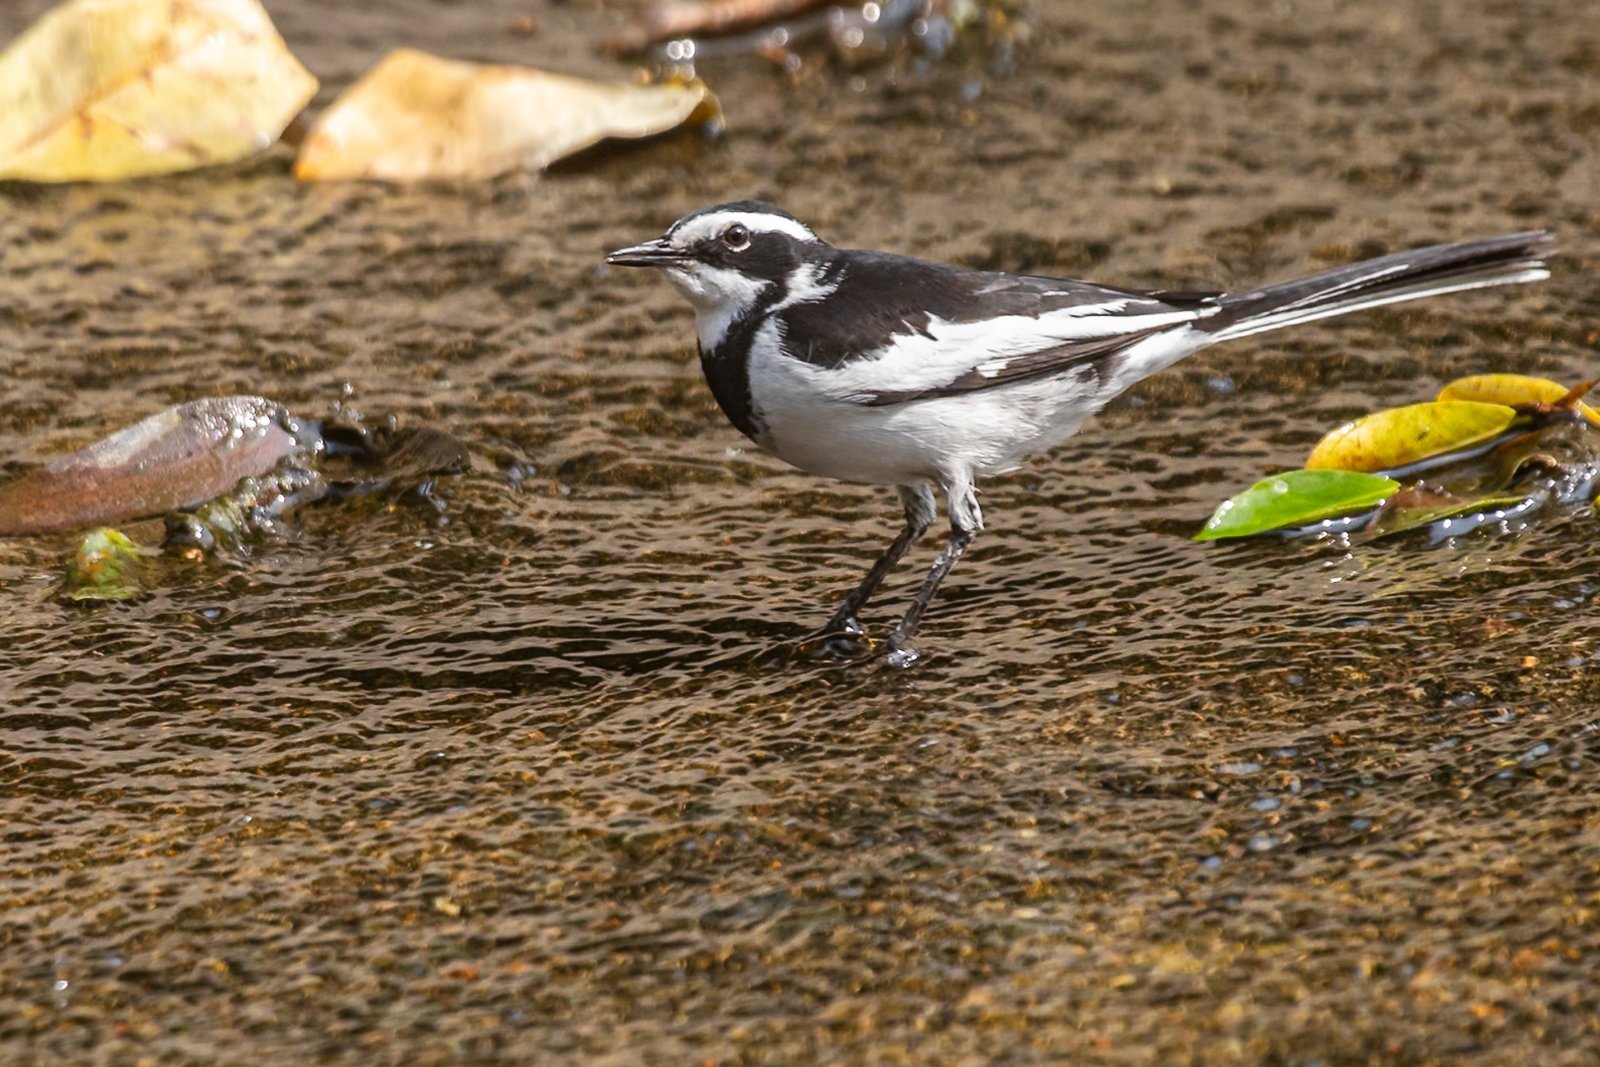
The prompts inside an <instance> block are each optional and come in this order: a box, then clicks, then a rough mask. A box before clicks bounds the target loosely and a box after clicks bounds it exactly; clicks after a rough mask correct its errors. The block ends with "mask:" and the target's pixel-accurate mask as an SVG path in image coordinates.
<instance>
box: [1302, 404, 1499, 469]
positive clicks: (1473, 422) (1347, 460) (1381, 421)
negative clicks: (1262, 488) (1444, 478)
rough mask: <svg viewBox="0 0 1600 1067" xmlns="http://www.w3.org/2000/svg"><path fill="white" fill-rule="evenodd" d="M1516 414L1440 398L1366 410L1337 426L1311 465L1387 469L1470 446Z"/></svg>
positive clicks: (1492, 406)
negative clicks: (1371, 410) (1350, 420)
mask: <svg viewBox="0 0 1600 1067" xmlns="http://www.w3.org/2000/svg"><path fill="white" fill-rule="evenodd" d="M1516 417H1517V413H1516V411H1515V410H1514V409H1512V408H1511V407H1508V406H1507V405H1505V404H1479V403H1476V402H1474V401H1468V400H1436V401H1433V402H1432V403H1428V404H1411V405H1409V406H1408V407H1403V408H1390V409H1389V410H1387V411H1378V412H1374V413H1373V414H1371V415H1365V416H1363V417H1361V418H1359V419H1356V420H1355V421H1354V422H1347V423H1345V424H1344V425H1343V426H1340V427H1338V428H1337V429H1335V430H1332V431H1331V432H1329V433H1328V435H1327V436H1325V437H1324V438H1323V439H1322V440H1321V441H1318V442H1317V447H1316V448H1314V449H1312V450H1311V456H1310V458H1308V459H1307V460H1306V468H1307V469H1308V470H1344V471H1383V470H1395V469H1397V468H1400V467H1405V466H1408V465H1410V464H1412V463H1416V462H1417V461H1419V460H1423V459H1427V458H1429V457H1430V456H1438V455H1443V454H1444V453H1446V452H1455V451H1458V450H1460V449H1464V448H1470V447H1471V446H1472V445H1475V444H1479V443H1481V442H1484V441H1487V440H1489V439H1490V438H1492V437H1495V436H1496V435H1498V434H1500V433H1503V432H1504V431H1505V430H1506V428H1507V427H1509V426H1510V425H1511V423H1512V421H1513V420H1515V419H1516Z"/></svg>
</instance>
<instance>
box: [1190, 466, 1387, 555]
mask: <svg viewBox="0 0 1600 1067" xmlns="http://www.w3.org/2000/svg"><path fill="white" fill-rule="evenodd" d="M1399 488H1400V483H1399V482H1396V481H1394V480H1392V479H1390V478H1383V477H1380V476H1379V475H1376V474H1360V473H1357V472H1354V471H1312V470H1301V471H1287V472H1285V473H1283V474H1275V475H1273V476H1272V477H1271V478H1263V479H1262V480H1261V481H1259V482H1257V483H1256V484H1255V485H1252V486H1251V487H1250V488H1249V489H1246V490H1245V491H1244V492H1242V493H1240V494H1238V495H1237V496H1235V497H1232V498H1231V499H1228V500H1224V501H1223V502H1222V503H1221V504H1219V505H1218V506H1217V510H1216V511H1214V512H1212V514H1211V518H1210V519H1209V520H1207V522H1206V525H1205V528H1204V529H1202V530H1201V531H1200V532H1199V533H1197V534H1195V537H1194V539H1195V540H1196V541H1215V540H1218V539H1220V538H1224V537H1248V536H1250V535H1252V534H1258V533H1266V532H1268V531H1270V530H1281V529H1283V528H1284V527H1289V526H1304V525H1306V524H1307V523H1312V522H1316V521H1318V520H1319V519H1327V518H1332V517H1334V516H1336V515H1351V514H1354V513H1356V512H1359V511H1364V510H1366V509H1367V508H1370V507H1373V506H1374V505H1377V504H1381V503H1382V502H1383V501H1384V500H1386V499H1387V498H1388V497H1389V496H1391V495H1392V494H1393V493H1394V492H1395V490H1397V489H1399Z"/></svg>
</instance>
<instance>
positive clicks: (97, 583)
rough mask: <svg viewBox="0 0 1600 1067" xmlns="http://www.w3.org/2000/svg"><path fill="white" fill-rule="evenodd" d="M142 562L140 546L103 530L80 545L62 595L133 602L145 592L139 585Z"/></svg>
mask: <svg viewBox="0 0 1600 1067" xmlns="http://www.w3.org/2000/svg"><path fill="white" fill-rule="evenodd" d="M143 562H144V557H143V556H142V555H141V554H140V552H139V546H138V545H136V544H134V543H133V542H132V541H130V540H128V538H127V537H126V536H125V535H123V534H121V533H119V532H118V531H116V530H113V529H110V528H109V527H102V528H101V529H98V530H95V531H93V532H92V533H89V534H87V535H86V536H85V537H84V539H83V540H82V541H81V542H80V543H79V544H78V553H77V555H76V556H74V557H73V559H72V562H71V563H69V564H67V581H66V584H65V585H64V586H62V589H61V595H62V596H63V597H65V598H66V599H68V600H77V601H98V600H132V599H133V598H134V597H137V596H139V595H141V594H142V593H143V592H144V590H143V589H142V588H141V586H140V584H139V570H140V567H141V565H142V563H143Z"/></svg>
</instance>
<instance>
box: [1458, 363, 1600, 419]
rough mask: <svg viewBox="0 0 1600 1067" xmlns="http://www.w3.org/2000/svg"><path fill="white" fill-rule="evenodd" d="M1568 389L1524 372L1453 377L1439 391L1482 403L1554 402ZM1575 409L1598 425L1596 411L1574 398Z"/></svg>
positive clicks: (1460, 398) (1599, 412) (1565, 393)
mask: <svg viewBox="0 0 1600 1067" xmlns="http://www.w3.org/2000/svg"><path fill="white" fill-rule="evenodd" d="M1568 392H1570V390H1569V389H1568V388H1567V387H1566V386H1564V385H1562V384H1561V383H1560V382H1553V381H1551V380H1550V379H1549V378H1534V377H1530V376H1529V375H1526V374H1474V375H1472V376H1471V377H1470V378H1457V379H1456V380H1455V381H1453V382H1451V383H1450V384H1449V385H1447V386H1445V387H1444V388H1443V389H1441V390H1440V391H1439V399H1440V400H1476V401H1478V402H1479V403H1483V404H1554V403H1556V402H1557V401H1559V400H1562V399H1564V398H1565V397H1566V395H1567V393H1568ZM1577 408H1578V411H1580V412H1582V413H1583V417H1584V418H1586V419H1588V420H1589V421H1590V422H1592V423H1595V424H1596V425H1600V411H1596V410H1595V409H1594V408H1592V407H1590V406H1589V405H1588V404H1585V403H1584V402H1583V401H1581V400H1580V401H1579V402H1578V406H1577Z"/></svg>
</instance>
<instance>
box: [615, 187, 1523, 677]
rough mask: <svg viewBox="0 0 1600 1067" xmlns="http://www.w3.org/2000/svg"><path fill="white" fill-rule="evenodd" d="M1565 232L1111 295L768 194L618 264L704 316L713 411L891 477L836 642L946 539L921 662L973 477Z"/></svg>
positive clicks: (932, 581) (752, 432)
mask: <svg viewBox="0 0 1600 1067" xmlns="http://www.w3.org/2000/svg"><path fill="white" fill-rule="evenodd" d="M1551 240H1552V239H1551V235H1549V234H1547V233H1543V232H1539V233H1519V234H1513V235H1511V236H1508V237H1491V238H1488V239H1486V240H1481V241H1468V242H1465V243H1462V244H1452V245H1436V246H1434V247H1431V248H1419V249H1416V250H1414V251H1411V252H1401V253H1399V254H1397V255H1391V256H1383V257H1381V258H1378V259H1372V260H1367V261H1366V262H1362V263H1356V264H1352V265H1350V266H1347V267H1339V268H1336V269H1334V270H1329V271H1324V272H1322V273H1320V274H1314V275H1312V276H1310V277H1308V278H1302V279H1300V280H1298V281H1291V282H1282V283H1279V284H1277V285H1269V286H1266V287H1265V288H1261V289H1253V290H1251V291H1249V292H1244V293H1169V292H1160V291H1153V292H1145V291H1139V290H1132V289H1117V288H1114V287H1111V286H1104V285H1094V284H1091V283H1089V282H1080V281H1070V280H1066V279H1062V278H1043V277H1033V276H1028V275H1015V274H1000V273H995V272H991V271H979V270H966V269H962V268H959V267H947V266H942V265H940V264H937V263H928V262H923V261H921V260H916V259H910V258H907V257H905V256H895V255H887V254H885V253H882V252H862V251H855V250H850V249H840V248H834V247H833V246H831V245H829V244H827V243H825V242H823V241H822V240H820V239H819V238H818V237H817V235H816V234H814V233H812V232H811V230H810V229H809V228H807V227H806V226H805V225H804V224H803V223H801V222H800V221H799V220H798V219H796V218H794V217H793V216H792V215H789V214H788V213H786V212H784V211H781V210H779V209H778V208H775V207H773V206H771V205H770V204H764V203H760V202H758V201H740V202H738V203H731V204H719V205H717V206H715V207H708V208H704V209H702V210H700V211H696V212H693V213H692V214H689V215H685V216H684V217H683V218H681V219H679V220H678V221H677V222H675V223H673V225H672V227H671V229H669V230H668V231H667V232H666V234H665V235H664V236H662V237H660V238H658V239H656V240H654V241H647V242H645V243H644V244H640V245H634V246H633V247H631V248H623V249H619V250H617V251H615V252H612V253H611V254H610V255H609V256H607V257H606V262H608V263H615V264H620V265H624V266H634V267H661V268H664V269H665V270H666V273H667V277H668V278H669V279H671V281H672V283H673V284H674V285H675V286H677V288H678V289H679V290H680V291H681V292H682V293H683V295H684V296H686V297H688V298H689V302H690V303H691V304H693V305H694V311H695V327H696V329H697V330H698V332H699V335H700V363H701V366H702V367H703V368H704V370H705V375H706V380H707V381H708V382H709V383H710V385H711V391H712V393H713V394H715V396H716V399H717V403H718V404H720V405H721V407H722V410H723V411H724V412H725V413H726V414H727V416H728V418H729V419H730V420H731V421H732V422H733V424H734V426H736V427H738V428H739V430H740V431H741V432H742V433H744V434H745V436H747V437H749V438H750V439H751V440H753V441H755V442H756V444H758V445H760V446H761V447H762V448H763V449H765V450H767V451H768V452H771V453H772V454H774V455H776V456H778V457H779V458H780V459H783V460H785V461H786V462H788V463H791V464H793V465H794V466H796V467H799V468H800V469H801V470H805V471H810V472H811V473H813V474H821V475H826V476H828V477H831V478H840V479H843V480H845V481H850V482H867V483H872V484H883V485H893V486H895V487H897V488H898V489H899V492H900V499H901V502H902V503H903V504H904V505H905V515H906V526H905V529H904V530H902V531H901V533H900V535H899V536H898V537H896V538H895V539H894V542H893V543H892V544H890V545H889V548H888V550H887V551H885V552H884V554H883V556H882V557H881V558H880V559H879V560H878V562H877V563H876V564H874V565H873V567H872V569H871V570H870V571H869V572H868V573H867V576H866V577H865V578H864V579H863V580H862V582H861V584H860V585H859V586H857V587H856V589H855V591H854V592H852V593H851V594H850V595H849V596H847V597H846V598H845V600H844V603H843V604H842V605H840V607H839V610H838V611H836V612H834V615H833V618H832V619H831V620H830V621H829V623H828V626H827V628H826V629H825V630H824V631H823V632H824V633H846V634H850V635H859V634H860V632H861V631H860V627H859V625H858V624H857V622H856V613H857V612H859V611H860V610H861V608H862V606H863V605H865V604H866V602H867V598H868V597H870V596H871V595H872V593H873V591H874V590H875V589H876V588H877V587H878V584H879V582H881V581H882V580H883V577H884V575H886V574H887V573H888V572H889V570H890V569H891V568H892V567H893V566H894V565H895V563H897V562H898V561H899V559H900V557H901V556H903V555H904V554H905V552H906V550H907V549H909V548H910V547H911V546H912V545H913V544H915V543H916V541H917V539H918V538H920V537H921V536H922V535H923V533H924V532H926V531H927V529H928V527H929V526H931V525H932V524H933V521H934V518H935V517H936V515H937V510H938V509H937V504H936V503H935V501H934V495H933V489H934V486H938V487H939V489H940V490H942V491H943V493H944V495H945V498H946V500H947V501H948V504H949V511H950V526H951V534H950V540H949V541H948V543H946V545H945V547H944V549H943V551H941V552H940V553H939V558H938V559H937V560H936V561H935V562H934V565H933V569H932V570H931V571H930V572H929V573H928V577H927V578H926V580H924V581H923V583H922V587H921V588H920V589H919V590H918V591H917V594H916V596H915V597H914V598H913V600H912V602H911V607H910V608H909V609H908V610H907V611H906V614H905V617H904V618H902V619H901V620H900V624H899V625H898V626H896V627H895V629H894V632H893V633H892V634H891V635H890V637H889V640H888V646H887V651H888V653H889V655H890V661H891V662H892V663H895V664H896V665H900V666H904V665H908V664H910V663H911V662H912V661H913V660H914V659H915V657H916V653H915V652H913V651H912V650H911V649H910V645H909V642H910V639H911V637H912V635H913V634H914V633H915V632H916V629H917V624H918V623H919V622H920V621H921V619H922V614H923V612H924V611H926V610H927V607H928V602H929V601H930V600H931V599H932V598H933V594H934V591H935V590H936V589H938V587H939V583H940V582H941V581H942V580H943V579H944V577H945V575H946V574H948V573H949V571H950V568H951V567H952V566H954V565H955V562H956V560H958V559H960V558H961V554H962V553H963V552H964V551H966V549H967V546H968V545H970V544H971V543H972V539H973V536H974V535H975V534H976V533H977V531H978V530H979V529H980V528H982V525H983V519H982V516H981V514H980V513H979V511H978V502H977V499H976V497H975V496H974V481H975V479H977V478H978V477H979V476H985V475H991V474H999V473H1001V472H1002V471H1008V470H1011V469H1013V468H1015V467H1017V466H1018V465H1019V464H1020V463H1021V462H1022V460H1023V457H1025V456H1027V455H1029V454H1030V453H1033V452H1038V451H1041V450H1043V449H1047V448H1051V447H1053V446H1054V445H1057V444H1060V443H1061V442H1062V441H1064V440H1066V439H1067V438H1068V437H1070V436H1071V435H1072V434H1073V433H1075V432H1076V431H1077V429H1078V427H1079V426H1081V425H1082V424H1083V422H1084V420H1086V419H1088V418H1089V416H1091V415H1093V414H1094V413H1095V412H1097V411H1099V410H1100V409H1101V408H1103V407H1105V405H1106V404H1107V403H1108V402H1109V401H1110V400H1111V399H1112V398H1113V397H1115V396H1117V395H1118V394H1119V393H1121V392H1122V391H1123V390H1125V389H1127V388H1128V387H1129V386H1131V385H1133V384H1134V383H1135V382H1137V381H1139V380H1140V379H1143V378H1146V377H1149V376H1150V375H1152V374H1154V373H1156V372H1157V371H1159V370H1161V369H1163V368H1165V367H1168V366H1170V365H1172V364H1173V363H1176V362H1177V361H1178V360H1180V359H1182V358H1183V357H1185V356H1187V355H1190V354H1191V353H1194V352H1198V351H1199V350H1200V349H1202V348H1206V347H1208V346H1210V345H1214V344H1216V343H1217V342H1219V341H1231V340H1233V339H1234V338H1236V337H1248V336H1250V335H1251V334H1256V333H1262V332H1264V331H1266V330H1275V329H1277V328H1278V327H1280V326H1293V325H1296V324H1298V323H1302V322H1312V321H1314V320H1316V319H1322V318H1327V317H1328V316H1330V315H1343V314H1344V313H1345V312H1347V311H1357V310H1360V309H1361V308H1370V307H1378V306H1380V305H1383V304H1392V303H1395V302H1397V301H1401V300H1413V299H1416V298H1417V297H1423V296H1433V295H1435V294H1437V293H1451V292H1456V291H1458V290H1462V289H1477V288H1481V287H1483V286H1490V285H1507V284H1511V283H1514V282H1532V281H1538V280H1540V279H1543V278H1546V277H1548V276H1549V272H1548V271H1547V270H1546V269H1545V264H1544V259H1543V257H1544V256H1545V255H1546V254H1548V253H1549V252H1550V251H1551Z"/></svg>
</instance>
